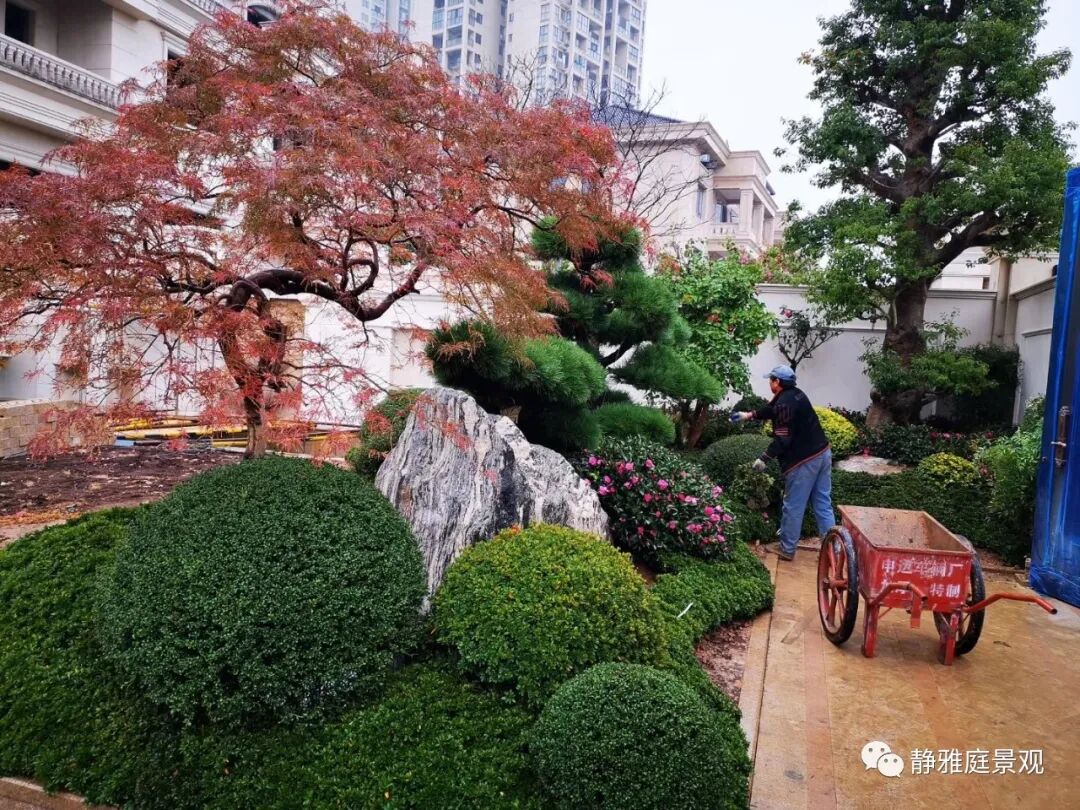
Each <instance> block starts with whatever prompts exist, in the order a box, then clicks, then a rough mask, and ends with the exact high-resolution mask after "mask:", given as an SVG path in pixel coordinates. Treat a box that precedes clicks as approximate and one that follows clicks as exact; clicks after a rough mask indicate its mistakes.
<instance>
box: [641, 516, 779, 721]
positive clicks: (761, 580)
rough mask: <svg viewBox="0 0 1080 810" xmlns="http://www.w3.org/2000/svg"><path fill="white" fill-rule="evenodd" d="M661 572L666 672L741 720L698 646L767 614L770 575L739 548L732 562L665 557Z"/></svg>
mask: <svg viewBox="0 0 1080 810" xmlns="http://www.w3.org/2000/svg"><path fill="white" fill-rule="evenodd" d="M740 519H741V518H740ZM660 569H661V572H662V573H660V575H659V576H658V577H657V579H656V584H655V585H654V586H653V590H652V593H653V596H654V597H655V598H656V600H657V601H658V602H659V603H660V607H661V610H662V611H663V613H664V616H665V617H666V618H667V627H668V629H667V635H668V639H669V647H668V650H669V653H670V660H669V663H668V664H665V665H664V666H663V668H664V669H666V670H669V671H670V672H671V673H672V674H674V675H675V676H676V677H677V678H679V680H681V681H682V682H683V683H685V684H687V685H688V686H690V687H692V688H693V689H694V690H695V691H697V693H698V695H699V696H700V697H701V698H702V699H703V700H704V701H705V702H706V703H707V704H708V705H709V706H711V707H712V708H713V709H715V710H717V711H720V712H725V713H727V714H729V715H731V716H732V717H734V718H735V719H736V720H737V719H738V718H739V709H738V707H737V706H736V705H735V704H734V703H733V702H732V701H731V700H730V699H729V698H728V697H727V695H725V694H724V693H723V692H721V691H720V690H719V689H717V688H716V685H715V684H714V683H713V682H712V680H711V679H710V678H709V676H708V674H707V673H706V672H705V670H704V669H702V667H701V665H700V663H698V660H697V657H696V656H695V654H694V647H695V645H696V644H697V643H698V641H700V640H701V638H702V636H704V635H705V634H706V633H709V632H711V631H712V630H714V629H716V628H717V627H719V626H721V625H723V624H727V623H729V622H733V621H739V620H744V619H752V618H753V617H754V616H756V615H757V614H759V613H761V611H763V610H767V609H768V608H769V607H770V606H771V605H772V603H773V597H774V590H773V585H772V581H771V580H770V579H769V572H768V571H767V570H766V568H765V566H764V565H762V564H761V561H760V560H758V558H757V557H756V556H754V554H753V552H751V551H750V549H749V548H748V547H747V546H745V545H743V544H741V543H739V544H736V546H735V552H734V554H732V556H731V559H729V560H699V559H697V558H694V557H690V556H688V555H686V554H672V553H667V554H663V555H661V558H660Z"/></svg>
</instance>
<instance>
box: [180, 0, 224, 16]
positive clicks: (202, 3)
mask: <svg viewBox="0 0 1080 810" xmlns="http://www.w3.org/2000/svg"><path fill="white" fill-rule="evenodd" d="M187 2H188V3H189V4H191V5H193V6H195V8H197V9H199V10H201V11H205V12H206V13H207V14H210V15H214V14H217V13H218V12H219V11H221V10H222V9H223V8H229V5H228V4H227V3H224V2H220V0H187Z"/></svg>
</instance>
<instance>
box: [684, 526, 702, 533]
mask: <svg viewBox="0 0 1080 810" xmlns="http://www.w3.org/2000/svg"><path fill="white" fill-rule="evenodd" d="M686 530H687V531H688V532H690V534H698V533H699V532H700V531H701V524H700V523H691V524H689V525H688V526H687V527H686Z"/></svg>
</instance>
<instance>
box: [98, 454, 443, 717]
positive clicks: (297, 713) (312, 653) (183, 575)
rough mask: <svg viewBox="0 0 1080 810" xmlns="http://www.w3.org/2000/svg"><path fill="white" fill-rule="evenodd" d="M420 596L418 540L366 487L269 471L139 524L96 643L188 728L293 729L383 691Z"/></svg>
mask: <svg viewBox="0 0 1080 810" xmlns="http://www.w3.org/2000/svg"><path fill="white" fill-rule="evenodd" d="M424 591H425V587H424V572H423V568H422V564H421V560H420V552H419V550H418V549H417V546H416V541H415V540H414V539H413V537H412V534H411V532H410V531H409V528H408V526H407V524H406V523H405V521H404V520H403V519H402V518H401V517H400V516H399V515H398V514H397V513H396V512H395V511H394V509H393V507H391V506H390V503H389V502H388V501H387V500H386V499H385V498H383V496H382V495H380V494H379V493H378V492H377V491H376V490H375V489H374V488H373V487H372V486H371V485H370V484H368V483H367V482H365V481H364V480H363V479H361V478H359V477H358V476H356V475H353V474H351V473H349V472H346V471H344V470H340V469H337V468H335V467H332V466H329V465H324V466H316V465H313V464H311V463H309V462H307V461H303V460H300V459H289V458H266V459H261V460H257V461H246V462H244V463H242V464H238V465H235V466H230V467H223V468H219V469H216V470H211V471H209V472H206V473H203V474H201V475H198V476H196V477H195V478H193V479H191V480H190V481H188V482H186V483H184V484H181V485H180V486H179V487H177V488H176V489H175V490H174V491H173V492H172V494H170V495H169V496H168V497H167V498H166V499H165V500H163V501H161V502H160V503H157V504H154V505H153V506H152V507H150V508H148V509H147V510H146V511H145V512H144V513H143V514H142V515H141V516H140V519H139V520H137V521H136V522H135V523H134V525H133V527H132V530H131V540H130V543H129V544H127V545H125V546H124V547H123V548H122V549H121V550H120V551H119V553H118V555H117V561H116V566H115V568H114V570H113V571H112V573H111V576H109V578H108V579H107V581H106V582H105V584H104V588H103V594H102V601H101V617H102V631H103V639H104V642H105V644H106V647H107V649H108V650H109V652H110V654H111V655H112V656H113V657H114V658H115V659H116V660H117V662H118V663H119V665H120V666H121V668H122V669H123V671H124V672H125V673H126V674H127V676H128V677H129V678H130V680H131V682H132V683H133V684H134V685H135V686H136V687H137V688H138V689H140V690H141V691H143V692H144V693H145V694H146V695H147V696H148V697H149V698H150V699H152V700H153V701H155V702H156V703H159V704H161V705H163V706H165V707H167V708H168V710H169V711H170V712H172V713H173V714H174V715H175V716H177V717H179V718H182V719H183V720H185V721H188V722H194V723H201V722H203V721H212V722H220V723H225V724H240V723H243V722H250V723H259V722H266V721H274V720H288V719H292V718H296V717H301V716H305V715H310V714H313V713H318V712H319V711H320V710H321V709H323V708H324V707H333V706H335V705H337V704H339V703H341V702H342V701H343V700H345V699H346V698H350V697H354V696H357V695H367V694H372V693H373V692H374V691H375V690H377V689H378V688H379V687H381V686H382V683H383V681H384V680H385V677H386V674H387V672H388V671H389V669H390V667H391V665H392V664H393V662H394V660H395V659H396V658H397V657H399V656H401V655H403V654H405V653H407V652H409V651H410V650H411V649H413V647H414V646H415V645H416V643H417V641H418V634H419V625H420V622H419V608H420V603H421V600H422V598H423V595H424Z"/></svg>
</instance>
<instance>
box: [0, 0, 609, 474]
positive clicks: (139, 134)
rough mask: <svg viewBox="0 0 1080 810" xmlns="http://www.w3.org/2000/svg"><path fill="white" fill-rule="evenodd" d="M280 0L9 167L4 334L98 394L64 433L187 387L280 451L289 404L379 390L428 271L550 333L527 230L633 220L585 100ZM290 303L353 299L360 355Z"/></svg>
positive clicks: (217, 420) (501, 314)
mask: <svg viewBox="0 0 1080 810" xmlns="http://www.w3.org/2000/svg"><path fill="white" fill-rule="evenodd" d="M279 6H280V7H282V15H281V17H280V19H279V20H278V21H276V22H275V23H273V24H271V25H268V26H266V27H261V28H260V27H257V26H255V25H252V24H250V23H248V22H246V21H245V20H244V19H242V18H241V17H240V16H239V15H235V14H230V13H228V12H223V13H222V14H220V15H219V16H218V17H217V19H216V20H215V21H214V22H213V23H212V24H210V25H207V26H205V27H203V28H200V29H199V30H197V31H196V32H195V33H194V35H193V36H192V38H191V40H190V42H189V48H188V52H187V54H186V55H185V56H184V57H183V58H182V59H180V60H176V61H173V62H170V63H168V64H166V65H162V66H161V67H162V69H161V70H160V72H159V75H158V76H157V77H156V78H155V79H154V80H153V81H152V82H150V83H149V84H147V85H145V86H137V85H135V84H132V85H131V86H129V87H128V88H127V90H128V91H129V93H130V95H129V96H128V98H129V99H130V100H131V103H128V104H125V105H124V106H122V107H121V109H120V111H119V116H118V119H117V121H116V122H115V124H113V125H109V126H108V127H106V126H105V125H102V124H100V123H99V124H97V125H94V126H89V125H88V129H87V132H86V135H85V136H84V137H82V138H80V139H79V140H78V141H77V142H75V143H73V144H71V145H68V146H65V147H63V148H61V149H59V150H58V151H57V152H56V153H54V154H53V155H52V156H51V158H50V160H51V164H50V165H51V167H55V171H52V172H50V173H45V174H41V175H38V176H33V177H32V176H31V175H30V174H29V173H27V172H25V171H22V170H19V169H17V168H16V169H12V170H10V171H8V172H4V173H2V174H0V210H2V212H3V215H2V216H0V272H2V279H0V350H6V351H7V352H8V353H15V352H24V351H30V352H45V351H47V350H50V348H51V349H52V350H53V351H54V352H58V353H59V356H60V362H59V363H58V366H59V367H60V368H62V369H63V371H64V377H65V380H64V382H65V384H66V385H68V386H72V387H75V388H78V389H80V390H82V391H83V392H84V396H85V399H86V400H87V405H86V406H84V407H83V408H79V409H76V410H75V411H72V412H70V413H68V414H67V415H66V416H65V418H64V419H62V420H61V421H59V422H57V423H56V431H55V432H54V435H53V436H52V437H51V438H53V439H56V438H57V437H58V436H59V435H60V434H61V433H63V432H65V431H67V430H70V429H71V428H72V427H73V426H74V425H76V424H80V420H82V421H81V427H82V428H83V429H86V428H87V427H88V426H90V425H92V424H101V423H104V422H108V421H110V420H116V419H120V418H124V419H127V418H131V417H132V416H136V415H140V414H145V413H146V411H147V410H148V409H150V408H151V407H152V406H153V403H154V402H159V401H160V400H161V396H162V394H163V393H165V394H168V395H169V396H172V397H175V396H178V395H186V396H189V397H195V398H196V399H197V401H198V402H199V408H200V410H201V411H202V413H201V415H202V416H203V418H204V419H205V420H206V421H208V422H210V423H213V424H221V423H223V422H225V421H227V420H229V419H236V418H240V417H242V418H243V419H244V420H245V422H246V424H247V426H248V437H249V438H248V448H247V452H248V454H249V455H261V454H262V453H264V452H265V449H266V446H267V442H268V439H269V438H270V435H269V434H270V432H271V431H272V430H273V429H275V427H276V428H278V429H280V430H285V429H286V428H285V424H284V422H280V420H279V419H278V418H277V417H278V416H279V415H280V414H282V413H292V414H303V415H305V417H306V418H314V417H313V415H314V414H316V413H317V411H318V407H319V402H320V400H321V399H322V397H323V396H325V395H328V394H329V393H330V391H331V389H337V388H339V387H340V386H343V385H349V386H354V387H355V388H356V389H357V391H361V390H362V389H363V387H364V385H363V369H362V368H359V367H358V366H357V365H356V361H355V359H354V358H355V352H354V351H351V350H354V349H355V348H356V347H357V346H358V345H362V344H363V342H364V340H365V333H366V330H364V328H363V327H364V325H365V324H369V323H370V322H372V321H375V320H376V319H378V318H380V317H381V316H383V315H384V314H385V313H386V312H387V311H388V310H389V309H390V308H391V307H393V306H394V305H395V304H397V303H398V302H399V301H401V300H402V299H403V298H405V297H406V296H409V295H410V294H412V293H415V292H417V291H418V290H420V289H421V287H422V286H424V285H426V286H427V287H428V288H433V289H435V290H437V291H438V292H439V293H440V294H441V295H442V296H443V297H444V298H445V299H446V301H447V302H448V304H449V305H450V306H452V307H455V308H458V309H460V310H464V311H469V312H471V313H473V314H478V315H481V316H483V317H485V318H489V319H491V320H493V321H495V322H496V323H497V324H498V325H499V327H500V328H501V329H503V330H505V331H507V332H508V333H511V334H528V333H538V332H540V331H542V330H544V329H546V328H549V327H548V325H547V324H546V323H545V322H544V321H543V319H542V317H541V316H539V315H537V313H538V312H539V311H540V310H541V309H543V306H544V304H545V302H546V301H547V300H548V298H549V296H550V291H549V290H548V289H547V288H546V287H545V284H544V279H543V277H542V274H540V273H538V272H536V270H535V269H534V268H533V266H532V265H531V264H530V256H529V254H528V253H527V251H526V250H525V248H524V245H525V243H526V241H527V240H526V239H524V238H523V237H524V236H526V233H525V231H526V230H527V228H528V227H530V224H531V225H532V226H535V225H536V224H537V223H539V222H540V221H541V219H542V218H544V217H548V216H554V218H555V222H556V223H557V224H556V225H555V227H556V228H558V229H559V230H560V232H561V233H562V234H563V235H564V236H565V237H566V238H567V239H568V240H569V241H570V242H571V243H572V244H575V245H579V246H581V247H587V246H589V245H592V244H595V240H596V235H597V234H596V231H597V226H596V223H597V222H602V221H609V220H610V216H611V208H610V206H611V182H612V180H611V177H612V173H613V171H612V167H613V166H614V165H615V150H614V144H613V142H612V139H611V136H610V133H609V132H608V131H607V130H606V129H605V128H604V127H601V126H597V125H595V124H593V123H592V122H591V121H590V118H589V115H588V111H587V110H586V109H584V108H583V107H577V106H574V105H572V104H570V103H559V102H557V103H554V104H552V105H548V106H546V107H542V108H541V107H531V108H521V107H520V106H519V105H518V104H516V103H515V98H514V96H513V91H512V90H511V89H509V88H506V87H504V86H500V85H499V84H498V83H497V82H495V81H494V80H491V79H476V80H470V81H468V82H466V83H465V84H462V85H458V84H455V83H454V82H452V81H451V80H450V79H449V78H448V77H447V75H446V74H445V73H444V72H443V71H442V69H441V68H440V67H439V65H438V64H437V62H436V61H435V59H434V57H433V54H432V53H431V51H430V49H428V48H426V47H423V46H417V45H413V44H410V43H408V42H407V41H405V40H403V39H401V38H399V37H398V36H396V35H394V34H392V33H371V32H368V31H365V30H363V29H362V28H360V27H359V26H358V25H357V24H356V23H355V22H353V21H352V20H351V19H350V18H349V17H348V16H346V15H344V14H342V13H339V12H335V11H333V10H332V9H331V8H329V7H328V6H327V5H326V4H323V3H313V2H308V1H306V0H292V1H291V2H283V3H280V4H279ZM282 297H299V299H300V300H303V301H305V302H307V303H308V305H311V303H312V302H316V303H321V305H322V306H324V307H329V308H331V309H333V310H334V311H336V312H339V313H345V314H347V315H348V318H347V320H348V321H349V322H351V323H352V324H354V325H355V326H356V327H357V328H358V334H357V335H355V336H354V338H355V340H351V342H349V343H348V347H349V350H345V349H342V345H343V344H341V343H335V344H334V345H331V343H332V342H331V341H324V340H317V339H312V338H311V337H308V336H305V335H304V334H303V333H302V331H300V330H298V329H296V328H294V325H290V323H289V321H288V319H287V318H284V317H282V315H281V311H282V310H281V307H280V306H278V305H277V304H276V302H277V301H278V300H280V299H281V298H282ZM208 356H210V358H211V359H210V360H209V361H208V360H207V357H208ZM215 358H216V359H215ZM334 394H335V396H336V397H337V398H338V399H340V396H341V395H340V392H339V391H336V390H335V391H334ZM279 422H280V423H279ZM274 438H275V440H281V438H282V437H280V436H278V437H274Z"/></svg>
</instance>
